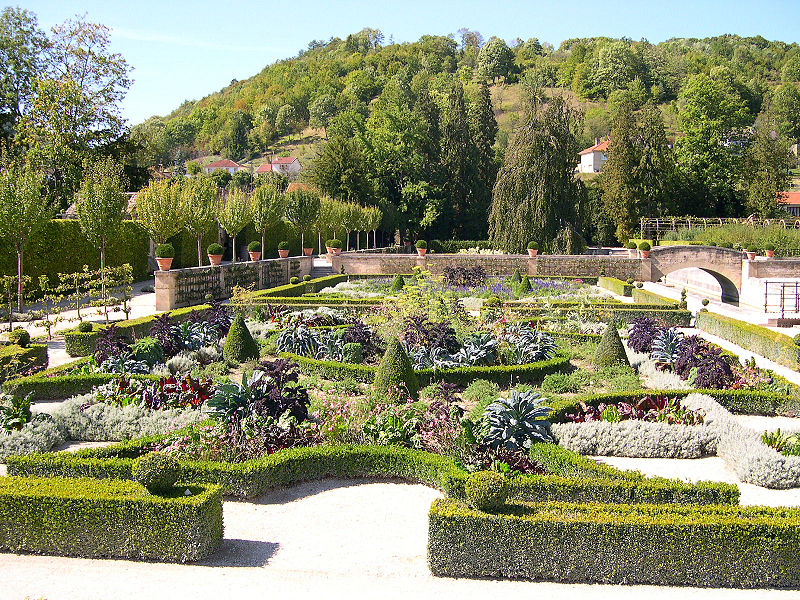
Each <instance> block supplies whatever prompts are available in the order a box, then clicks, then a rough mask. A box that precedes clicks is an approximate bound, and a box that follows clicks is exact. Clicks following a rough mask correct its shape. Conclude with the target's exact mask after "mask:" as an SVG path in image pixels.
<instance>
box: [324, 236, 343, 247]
mask: <svg viewBox="0 0 800 600" xmlns="http://www.w3.org/2000/svg"><path fill="white" fill-rule="evenodd" d="M325 245H326V246H327V247H328V248H334V249H338V248H341V247H342V241H341V240H337V239H335V238H334V239H332V240H327V241H326V242H325Z"/></svg>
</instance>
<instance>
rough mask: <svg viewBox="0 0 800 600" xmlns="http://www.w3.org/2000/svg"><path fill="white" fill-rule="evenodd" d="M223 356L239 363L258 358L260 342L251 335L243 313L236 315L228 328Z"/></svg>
mask: <svg viewBox="0 0 800 600" xmlns="http://www.w3.org/2000/svg"><path fill="white" fill-rule="evenodd" d="M222 357H223V358H224V359H225V360H228V361H231V362H237V363H243V362H247V361H248V360H256V359H258V344H256V341H255V340H254V339H253V336H252V335H250V330H249V329H248V328H247V325H245V324H244V319H243V318H242V315H236V318H235V319H234V320H233V324H232V325H231V328H230V329H229V330H228V335H227V336H226V337H225V345H224V346H223V347H222Z"/></svg>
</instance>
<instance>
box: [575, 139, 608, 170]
mask: <svg viewBox="0 0 800 600" xmlns="http://www.w3.org/2000/svg"><path fill="white" fill-rule="evenodd" d="M607 160H608V140H606V141H604V142H600V143H599V144H595V145H594V146H592V147H591V148H586V150H582V151H581V162H580V163H578V172H579V173H599V172H600V171H602V170H603V165H604V164H605V162H606V161H607Z"/></svg>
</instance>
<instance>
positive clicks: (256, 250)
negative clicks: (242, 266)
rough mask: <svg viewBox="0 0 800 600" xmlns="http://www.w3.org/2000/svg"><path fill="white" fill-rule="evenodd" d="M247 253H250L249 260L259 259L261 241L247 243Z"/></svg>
mask: <svg viewBox="0 0 800 600" xmlns="http://www.w3.org/2000/svg"><path fill="white" fill-rule="evenodd" d="M247 253H248V254H249V255H250V260H261V242H250V243H249V244H247Z"/></svg>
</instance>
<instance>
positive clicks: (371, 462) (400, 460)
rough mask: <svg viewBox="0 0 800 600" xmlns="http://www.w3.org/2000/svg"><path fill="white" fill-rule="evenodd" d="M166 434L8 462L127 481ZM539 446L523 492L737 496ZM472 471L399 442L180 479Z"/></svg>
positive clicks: (252, 481)
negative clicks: (538, 470) (536, 468)
mask: <svg viewBox="0 0 800 600" xmlns="http://www.w3.org/2000/svg"><path fill="white" fill-rule="evenodd" d="M163 437H164V436H153V437H146V438H139V439H136V440H131V441H128V442H122V443H119V444H115V445H113V446H107V447H105V448H96V449H86V450H80V451H78V452H75V453H69V454H68V453H59V454H52V453H48V454H30V455H27V456H11V457H9V458H8V460H7V463H8V472H9V474H11V475H20V476H21V475H29V476H37V477H96V478H100V479H103V478H116V479H130V477H131V469H132V467H133V462H134V459H135V458H136V457H138V456H139V455H140V454H141V453H142V452H143V451H145V450H146V447H147V446H148V445H149V444H151V443H153V442H154V441H157V440H159V439H162V438H163ZM534 446H535V447H536V449H535V450H532V451H531V457H532V458H534V459H535V460H537V461H539V462H540V463H541V464H542V465H544V466H545V467H547V468H549V469H551V470H552V471H553V472H554V473H556V474H555V475H523V476H520V477H517V478H515V479H514V481H513V486H512V489H513V493H514V494H515V495H518V496H519V497H520V498H527V499H536V498H542V499H545V498H546V499H559V500H593V501H601V500H602V501H615V502H639V501H642V502H662V501H663V502H693V503H697V504H728V503H730V504H736V503H737V502H738V498H739V490H738V488H737V487H736V486H733V485H728V484H691V483H682V482H678V481H670V480H659V479H645V478H643V477H642V475H641V474H639V473H635V472H623V471H619V470H617V469H614V468H613V467H609V466H608V465H601V464H598V463H594V461H591V460H589V459H587V458H585V457H583V456H580V455H578V454H575V453H574V452H570V451H568V450H565V449H563V448H559V447H558V446H555V445H554V444H536V445H534ZM592 463H594V464H592ZM559 473H560V474H563V476H562V475H560V474H559ZM467 475H468V474H467V472H466V471H464V470H463V469H461V468H459V467H458V465H457V464H456V463H455V462H454V461H453V460H452V459H450V458H448V457H445V456H440V455H438V454H431V453H429V452H423V451H421V450H410V449H408V448H399V447H396V446H358V445H341V446H313V447H307V448H289V449H286V450H281V451H279V452H275V453H274V454H271V455H270V456H267V457H264V458H260V459H254V460H249V461H246V462H242V463H225V462H202V461H181V479H182V480H183V481H186V482H192V483H215V484H219V485H221V486H222V492H223V494H225V495H229V496H236V497H240V498H251V497H255V496H259V495H261V494H263V493H264V492H266V491H267V490H269V489H272V488H275V487H279V486H285V485H290V484H293V483H298V482H302V481H311V480H315V479H322V478H326V477H345V478H347V477H399V478H402V479H406V480H409V481H414V482H418V483H423V484H425V485H428V486H430V487H433V488H436V489H439V490H441V491H442V492H443V493H445V494H446V495H448V496H453V497H456V498H463V497H464V484H465V482H466V478H467Z"/></svg>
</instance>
